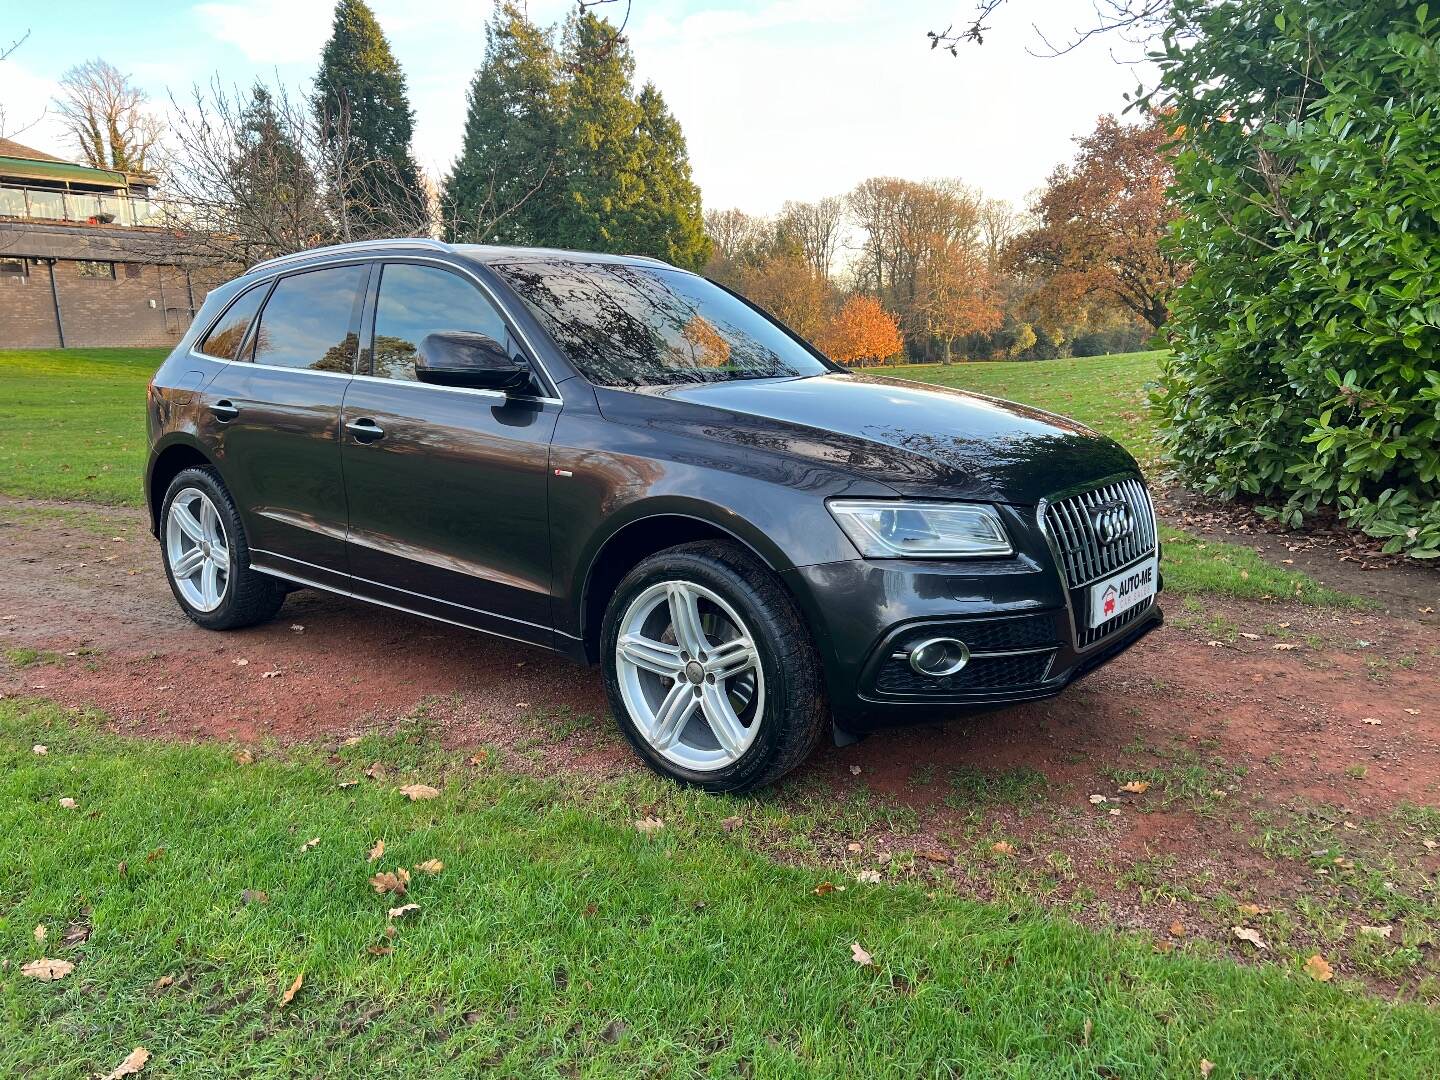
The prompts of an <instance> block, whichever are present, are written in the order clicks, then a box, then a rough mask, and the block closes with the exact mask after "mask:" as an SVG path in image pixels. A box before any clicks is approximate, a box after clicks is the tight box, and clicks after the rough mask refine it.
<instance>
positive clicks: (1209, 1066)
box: [1200, 1058, 1215, 1076]
mask: <svg viewBox="0 0 1440 1080" xmlns="http://www.w3.org/2000/svg"><path fill="white" fill-rule="evenodd" d="M1214 1068H1215V1063H1214V1062H1213V1061H1206V1060H1205V1059H1204V1058H1201V1059H1200V1075H1201V1076H1209V1075H1210V1073H1211V1071H1212V1070H1213V1069H1214Z"/></svg>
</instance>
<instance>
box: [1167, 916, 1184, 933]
mask: <svg viewBox="0 0 1440 1080" xmlns="http://www.w3.org/2000/svg"><path fill="white" fill-rule="evenodd" d="M1170 936H1171V937H1184V936H1185V924H1184V923H1182V922H1181V921H1180V920H1179V919H1176V920H1175V921H1174V922H1172V923H1171V924H1170Z"/></svg>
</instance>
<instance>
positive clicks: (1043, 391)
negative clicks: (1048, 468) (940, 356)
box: [876, 351, 1165, 473]
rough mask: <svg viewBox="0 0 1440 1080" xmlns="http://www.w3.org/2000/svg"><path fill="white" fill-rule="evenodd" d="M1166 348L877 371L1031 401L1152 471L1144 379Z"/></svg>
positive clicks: (1154, 459)
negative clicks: (1106, 438)
mask: <svg viewBox="0 0 1440 1080" xmlns="http://www.w3.org/2000/svg"><path fill="white" fill-rule="evenodd" d="M1164 355H1165V353H1164V351H1156V352H1138V353H1119V354H1116V355H1114V356H1087V357H1080V358H1076V359H1066V360H1034V361H1013V362H1012V361H1000V362H990V361H984V362H978V363H965V364H949V365H945V364H905V365H901V366H898V367H887V368H878V369H876V372H877V374H884V375H893V376H894V377H895V378H897V379H914V380H915V381H917V382H927V383H935V384H937V385H939V386H955V387H959V388H960V389H962V390H974V391H976V392H978V393H981V394H989V395H990V396H991V397H998V398H1004V399H1005V400H1007V401H1018V402H1020V403H1022V404H1024V405H1034V406H1036V407H1038V408H1041V409H1046V410H1048V411H1050V412H1053V413H1059V414H1060V415H1061V416H1068V417H1070V418H1071V419H1073V420H1079V421H1080V422H1081V423H1082V424H1085V425H1087V426H1088V427H1092V428H1094V429H1095V430H1096V431H1099V432H1101V433H1103V434H1105V435H1109V436H1110V437H1111V438H1112V439H1114V440H1116V441H1117V442H1118V443H1120V444H1121V445H1122V446H1124V447H1125V449H1127V450H1129V451H1130V452H1131V453H1132V454H1134V455H1135V458H1136V460H1138V461H1139V462H1140V464H1141V465H1142V466H1143V467H1144V468H1145V471H1146V472H1147V473H1148V472H1151V471H1153V469H1154V468H1155V466H1157V465H1158V464H1159V460H1160V450H1159V447H1158V446H1157V445H1156V442H1155V422H1154V420H1153V419H1152V418H1151V416H1150V412H1149V407H1148V405H1147V394H1148V390H1147V387H1146V384H1147V383H1150V382H1152V381H1154V379H1155V378H1156V377H1157V376H1158V375H1159V373H1160V358H1161V357H1162V356H1164Z"/></svg>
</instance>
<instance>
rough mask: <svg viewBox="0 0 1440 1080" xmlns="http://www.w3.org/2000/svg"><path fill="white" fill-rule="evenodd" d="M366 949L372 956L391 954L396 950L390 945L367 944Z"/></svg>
mask: <svg viewBox="0 0 1440 1080" xmlns="http://www.w3.org/2000/svg"><path fill="white" fill-rule="evenodd" d="M365 951H366V952H367V953H369V954H370V955H371V956H389V955H390V954H391V953H393V952H394V951H395V950H394V949H392V948H391V947H390V946H389V945H367V946H365Z"/></svg>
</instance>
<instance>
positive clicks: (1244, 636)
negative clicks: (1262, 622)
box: [1240, 630, 1260, 641]
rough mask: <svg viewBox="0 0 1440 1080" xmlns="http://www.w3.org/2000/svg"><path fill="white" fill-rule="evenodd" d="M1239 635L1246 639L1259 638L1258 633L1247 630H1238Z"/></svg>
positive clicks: (1257, 639) (1255, 639) (1254, 639)
mask: <svg viewBox="0 0 1440 1080" xmlns="http://www.w3.org/2000/svg"><path fill="white" fill-rule="evenodd" d="M1240 636H1241V637H1243V638H1244V639H1245V640H1246V641H1259V640H1260V635H1259V634H1251V633H1249V632H1248V631H1245V630H1241V631H1240Z"/></svg>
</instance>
